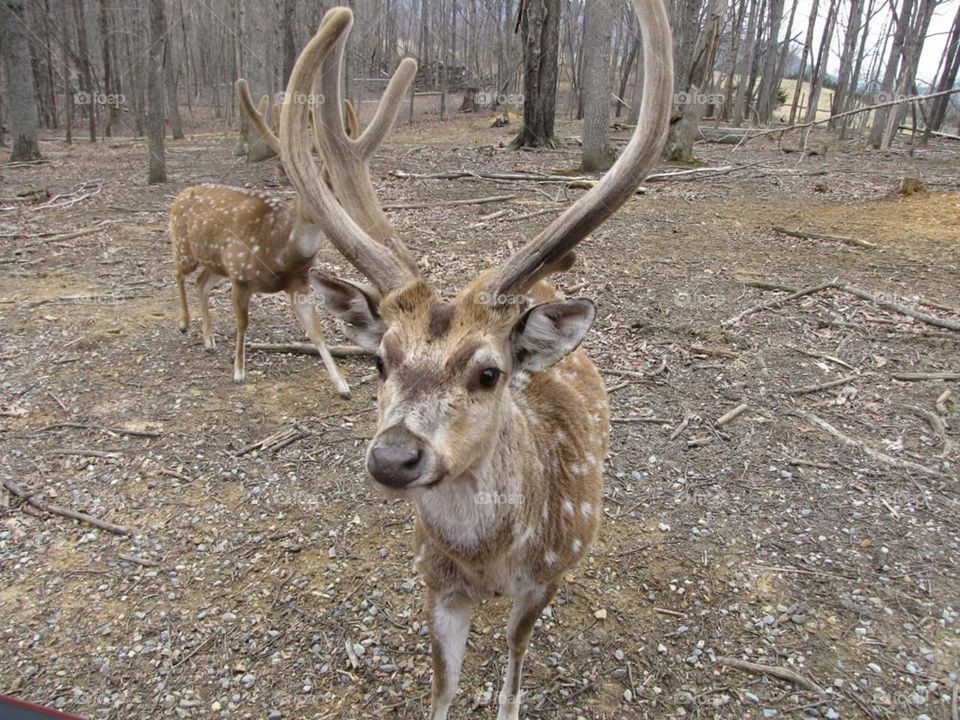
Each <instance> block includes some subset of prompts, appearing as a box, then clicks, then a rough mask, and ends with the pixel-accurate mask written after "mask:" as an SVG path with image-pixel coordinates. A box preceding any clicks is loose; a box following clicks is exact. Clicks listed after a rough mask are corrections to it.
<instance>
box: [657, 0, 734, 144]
mask: <svg viewBox="0 0 960 720" xmlns="http://www.w3.org/2000/svg"><path fill="white" fill-rule="evenodd" d="M726 5H727V0H709V4H708V6H707V15H706V22H705V23H704V24H703V27H702V28H701V30H700V35H699V37H698V38H697V42H696V47H695V51H694V54H693V57H692V59H691V62H690V63H689V64H688V65H687V67H688V70H687V78H686V80H685V92H683V93H680V94H679V95H678V98H679V100H680V102H679V108H680V110H679V117H675V118H674V121H673V122H672V123H671V125H670V134H669V135H668V136H667V144H666V146H665V147H664V155H665V156H666V157H667V158H668V159H670V160H673V161H681V162H690V161H692V160H693V143H694V142H695V141H696V139H697V133H698V127H699V124H700V119H701V118H702V117H703V113H704V110H705V109H706V105H707V99H706V98H705V97H704V95H705V93H704V91H705V90H706V89H707V88H708V86H709V85H710V83H711V81H712V79H713V77H712V76H713V66H714V63H715V61H716V57H717V49H718V47H719V45H720V28H721V26H722V24H723V16H724V14H725V13H726V11H727V10H726Z"/></svg>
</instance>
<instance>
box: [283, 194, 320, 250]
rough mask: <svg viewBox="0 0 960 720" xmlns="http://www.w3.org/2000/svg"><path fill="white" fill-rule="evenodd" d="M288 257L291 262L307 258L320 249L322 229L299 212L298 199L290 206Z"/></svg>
mask: <svg viewBox="0 0 960 720" xmlns="http://www.w3.org/2000/svg"><path fill="white" fill-rule="evenodd" d="M290 216H291V220H290V244H289V245H288V253H289V256H290V257H289V259H290V261H292V262H302V261H304V260H309V259H310V258H312V257H313V256H314V255H316V254H317V253H318V252H319V251H320V244H321V242H322V240H323V231H322V230H321V229H320V226H319V225H317V224H316V223H312V222H310V221H309V220H307V219H306V218H305V217H304V216H303V213H301V212H300V207H299V201H294V203H293V205H292V206H291V207H290Z"/></svg>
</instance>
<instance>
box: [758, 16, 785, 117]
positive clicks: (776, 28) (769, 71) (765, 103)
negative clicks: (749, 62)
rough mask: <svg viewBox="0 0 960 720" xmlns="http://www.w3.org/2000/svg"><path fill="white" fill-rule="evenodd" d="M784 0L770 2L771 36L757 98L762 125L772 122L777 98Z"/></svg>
mask: <svg viewBox="0 0 960 720" xmlns="http://www.w3.org/2000/svg"><path fill="white" fill-rule="evenodd" d="M783 4H784V0H771V2H770V15H769V17H770V37H769V38H768V39H767V49H766V52H765V53H764V56H763V71H762V72H761V74H760V97H759V99H758V100H757V115H758V119H759V121H760V124H761V125H766V124H767V123H769V122H770V115H771V114H772V113H773V103H774V101H775V100H776V99H777V90H778V89H779V86H775V85H774V84H775V83H776V75H777V58H778V53H777V43H778V41H779V39H780V24H781V22H782V21H783Z"/></svg>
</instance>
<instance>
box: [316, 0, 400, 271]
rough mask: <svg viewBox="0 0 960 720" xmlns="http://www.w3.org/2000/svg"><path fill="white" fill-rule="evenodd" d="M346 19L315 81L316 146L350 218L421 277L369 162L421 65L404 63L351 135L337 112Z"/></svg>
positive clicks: (347, 29)
mask: <svg viewBox="0 0 960 720" xmlns="http://www.w3.org/2000/svg"><path fill="white" fill-rule="evenodd" d="M333 12H334V10H331V11H330V12H329V13H327V15H328V16H329V15H330V14H331V13H333ZM347 17H348V20H347V21H346V26H345V27H344V29H343V32H342V34H340V35H339V36H338V37H337V39H336V41H335V44H334V46H333V49H332V50H331V51H330V52H329V53H328V54H327V55H326V56H325V57H324V60H323V62H322V64H321V70H320V73H319V74H317V75H316V76H315V77H314V79H313V88H314V93H315V96H316V97H318V98H319V99H320V104H319V107H317V108H316V109H315V110H314V126H313V132H314V138H315V142H316V143H317V147H318V148H319V149H320V152H321V154H322V155H323V159H324V162H325V163H326V164H327V171H328V173H329V175H330V182H331V184H332V185H333V188H334V191H335V192H336V194H337V198H338V199H339V200H340V202H341V203H342V204H343V206H344V208H345V209H346V210H347V212H348V213H349V214H350V217H352V218H353V219H354V220H356V221H357V223H358V224H359V225H360V227H362V228H363V229H364V231H366V233H367V234H368V235H370V236H371V237H372V238H373V239H374V240H376V241H377V242H380V243H383V244H384V245H385V246H386V247H387V248H389V250H390V251H391V252H392V253H393V254H394V255H396V256H397V257H398V258H399V259H400V261H401V262H403V263H404V264H405V265H406V266H407V267H408V268H410V270H411V271H412V272H413V273H414V274H416V275H419V270H418V268H417V262H416V260H414V258H413V256H412V255H411V254H410V251H409V250H408V249H407V247H406V246H405V245H404V244H403V242H402V241H401V240H400V238H399V237H397V232H396V230H395V229H394V227H393V224H392V223H391V222H390V220H389V219H388V218H387V216H386V214H385V213H384V212H383V209H382V208H381V207H380V202H379V201H378V200H377V195H376V192H375V191H374V189H373V183H372V182H371V181H370V169H369V167H368V164H367V163H368V161H369V159H370V156H371V155H372V154H373V152H374V151H375V150H376V149H377V148H378V147H379V146H380V143H382V142H383V140H384V138H385V137H386V135H387V133H388V132H389V131H390V127H391V126H392V124H393V120H394V119H395V118H396V116H397V113H398V112H399V111H400V102H401V101H402V99H403V96H404V94H405V93H406V91H407V89H408V88H409V86H410V83H412V82H413V79H414V77H415V76H416V73H417V63H416V61H415V60H412V59H405V60H404V61H402V62H401V63H400V66H399V67H398V68H397V71H396V72H395V73H394V75H393V78H392V79H391V81H390V84H389V85H388V87H387V91H386V92H385V93H384V95H383V98H382V99H381V101H380V105H379V107H378V108H377V114H376V116H375V117H374V119H373V121H372V122H371V123H370V126H369V127H367V129H366V131H365V132H364V133H363V135H361V136H360V137H359V138H358V139H356V140H353V139H351V138H349V137H347V134H346V132H345V131H344V118H343V115H342V114H341V113H340V111H339V108H340V106H341V104H342V102H341V89H340V74H341V73H340V69H341V66H342V65H343V54H344V51H345V50H346V44H347V36H348V35H349V33H350V28H351V27H352V26H353V13H352V12H350V11H348V16H347ZM324 21H326V17H325V18H324ZM321 27H322V24H321Z"/></svg>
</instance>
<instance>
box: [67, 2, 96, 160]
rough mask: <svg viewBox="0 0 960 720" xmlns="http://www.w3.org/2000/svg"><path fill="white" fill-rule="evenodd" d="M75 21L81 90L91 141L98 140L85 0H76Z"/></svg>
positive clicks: (74, 6)
mask: <svg viewBox="0 0 960 720" xmlns="http://www.w3.org/2000/svg"><path fill="white" fill-rule="evenodd" d="M73 21H74V25H76V27H77V50H78V51H79V53H78V57H79V60H80V83H81V88H80V90H81V91H83V93H84V95H85V100H86V103H87V116H88V119H89V122H90V142H92V143H95V142H96V141H97V98H96V88H95V87H94V86H93V72H92V70H91V69H90V48H89V46H88V44H87V24H86V22H85V21H84V10H83V0H74V3H73Z"/></svg>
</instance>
